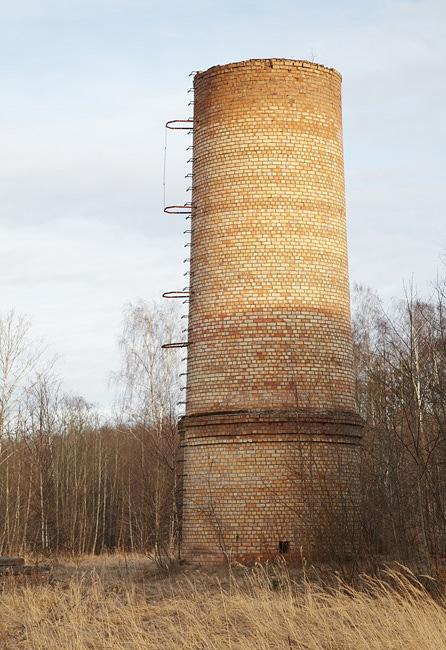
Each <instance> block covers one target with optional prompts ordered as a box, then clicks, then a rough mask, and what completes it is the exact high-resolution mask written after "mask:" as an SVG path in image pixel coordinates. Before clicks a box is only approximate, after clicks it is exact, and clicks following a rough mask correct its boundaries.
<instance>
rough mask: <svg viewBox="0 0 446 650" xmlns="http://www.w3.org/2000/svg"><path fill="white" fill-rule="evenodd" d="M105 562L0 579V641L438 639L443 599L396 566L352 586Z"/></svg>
mask: <svg viewBox="0 0 446 650" xmlns="http://www.w3.org/2000/svg"><path fill="white" fill-rule="evenodd" d="M115 568H116V567H115ZM112 569H113V563H111V564H110V566H109V568H108V569H107V567H105V568H104V566H102V568H101V570H97V568H94V567H93V568H92V564H91V563H90V564H85V565H83V566H82V565H78V566H77V567H76V570H73V571H72V572H71V573H72V574H71V576H70V577H66V576H65V578H63V579H59V580H57V581H56V583H55V584H40V585H39V584H35V585H25V586H17V585H16V586H14V584H12V583H9V584H6V583H5V584H4V586H3V591H2V593H1V594H0V613H1V616H0V647H1V648H4V649H5V650H8V649H10V648H31V649H32V650H40V649H45V650H49V649H52V648H57V649H62V650H64V649H67V650H68V649H69V650H78V649H81V648H82V649H84V648H92V649H94V650H101V649H113V650H121V649H126V650H130V649H132V650H140V649H141V650H142V649H143V648H144V649H145V650H147V649H151V648H153V649H155V648H156V649H157V650H159V649H161V648H162V649H163V650H170V649H174V648H175V649H176V648H191V649H197V650H198V649H201V650H204V649H211V648H212V649H217V648H233V649H236V648H237V649H243V650H266V649H272V648H274V649H276V648H286V649H288V650H289V649H290V648H302V649H304V648H305V649H306V650H322V649H324V650H326V649H333V650H342V649H347V648H349V649H354V650H373V649H378V648H379V649H382V648H392V649H396V648H404V649H405V650H410V649H412V648H413V649H416V650H441V649H442V648H446V611H445V607H444V606H445V602H444V601H442V600H441V598H440V599H439V598H438V597H436V598H435V599H434V598H433V597H432V596H431V595H429V593H428V592H427V590H426V589H425V588H424V587H423V585H422V584H421V583H420V582H418V581H417V580H415V578H414V576H413V575H412V574H410V573H409V572H407V571H406V570H403V569H402V570H401V571H399V572H395V571H393V572H389V574H388V575H387V577H386V579H385V580H376V579H372V578H366V579H364V580H363V582H362V585H361V588H360V589H354V588H351V587H348V586H347V585H345V584H342V583H341V582H338V584H337V585H336V586H335V587H332V588H324V587H322V586H320V585H318V584H316V583H313V582H310V581H308V580H301V579H300V580H299V581H293V580H292V579H291V578H290V575H289V574H288V573H287V571H286V570H285V569H283V568H279V569H275V570H273V571H272V572H271V570H268V571H266V570H264V569H261V568H258V569H255V570H250V571H240V570H239V571H238V572H236V573H237V576H236V577H234V576H232V577H230V579H229V580H226V581H225V583H224V584H223V582H222V580H217V579H216V578H215V577H214V578H212V577H210V576H209V575H203V574H201V575H200V574H198V573H194V574H192V575H189V576H187V575H186V576H184V575H180V576H178V575H177V576H176V577H174V578H170V579H169V578H167V579H164V580H162V581H159V579H158V580H157V579H156V578H155V577H154V575H153V574H148V573H145V571H144V568H143V566H142V565H141V567H140V570H139V574H138V576H139V577H138V578H137V579H135V575H136V574H135V572H134V570H133V569H132V570H129V569H128V567H127V566H126V567H125V568H124V569H123V571H121V573H119V572H118V573H116V572H115V573H113V571H111V573H110V570H112ZM132 571H133V573H132Z"/></svg>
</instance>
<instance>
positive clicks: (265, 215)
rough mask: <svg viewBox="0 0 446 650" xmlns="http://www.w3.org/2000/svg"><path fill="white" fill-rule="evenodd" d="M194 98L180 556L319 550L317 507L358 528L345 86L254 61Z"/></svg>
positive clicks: (204, 78)
mask: <svg viewBox="0 0 446 650" xmlns="http://www.w3.org/2000/svg"><path fill="white" fill-rule="evenodd" d="M194 89H195V98H194V99H195V103H194V152H193V193H192V203H193V209H192V244H191V277H190V291H191V297H190V316H189V349H188V379H187V398H186V400H187V404H186V416H185V418H184V419H183V421H182V422H181V425H180V429H181V431H182V437H183V454H184V477H183V525H182V552H183V555H184V556H185V557H186V558H188V559H191V560H197V561H208V562H214V561H220V560H221V559H222V557H223V556H224V555H225V554H230V555H231V556H232V557H234V558H235V559H248V558H257V557H270V556H271V555H273V554H274V553H276V552H277V550H278V542H279V541H281V540H282V541H283V540H286V541H289V551H290V553H291V554H292V553H293V552H295V551H296V549H298V548H300V547H302V546H305V545H307V546H308V547H309V548H310V547H311V548H313V549H314V548H315V547H316V546H317V544H318V543H319V542H318V536H317V535H316V534H313V533H312V530H311V527H310V526H309V525H308V521H309V517H308V516H307V515H306V514H305V513H307V511H308V508H309V507H310V505H311V510H312V512H313V513H315V512H318V513H319V514H320V513H321V512H322V510H321V509H323V508H326V509H327V510H330V512H332V513H335V514H336V513H337V515H336V516H338V515H339V516H340V515H341V514H342V516H343V517H344V518H345V524H344V526H346V527H347V529H348V527H349V526H350V525H353V524H352V521H353V519H354V506H355V502H356V501H357V499H358V494H359V492H358V481H359V476H358V474H359V441H360V431H361V421H360V420H359V418H358V417H357V416H356V415H355V399H354V378H353V353H352V340H351V322H350V304H349V288H348V266H347V243H346V225H345V200H344V165H343V150H342V118H341V77H340V75H339V73H337V72H336V71H335V70H333V69H330V68H326V67H324V66H321V65H318V64H314V63H309V62H306V61H290V60H282V59H266V60H250V61H243V62H241V63H234V64H229V65H224V66H216V67H213V68H210V69H209V70H207V71H205V72H202V73H198V74H197V75H196V76H195V81H194ZM222 414H224V415H222ZM253 421H254V424H253ZM316 474H317V476H318V477H319V478H318V479H315V476H316ZM310 478H311V481H310ZM310 482H311V489H310V487H309V485H310ZM303 486H305V489H304V488H303ZM329 487H330V488H331V489H330V490H329V489H328V488H329ZM327 491H329V492H330V495H329V497H327V496H326V493H327ZM305 492H307V493H310V492H311V495H309V494H307V495H305ZM347 493H348V496H347ZM324 495H325V496H324ZM310 501H311V504H310ZM347 502H349V503H350V504H351V505H350V506H346V503H347ZM341 511H342V513H341ZM303 519H306V524H305V525H303V524H302V520H303Z"/></svg>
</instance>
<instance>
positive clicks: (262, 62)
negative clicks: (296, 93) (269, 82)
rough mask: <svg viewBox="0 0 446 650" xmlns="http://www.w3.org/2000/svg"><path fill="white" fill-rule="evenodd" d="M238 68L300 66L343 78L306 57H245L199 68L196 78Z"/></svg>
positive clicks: (336, 71) (334, 71)
mask: <svg viewBox="0 0 446 650" xmlns="http://www.w3.org/2000/svg"><path fill="white" fill-rule="evenodd" d="M236 68H253V69H256V68H257V69H258V68H276V69H286V68H288V69H289V68H299V69H303V70H317V71H320V72H324V73H326V74H330V75H333V76H335V77H338V78H339V79H340V80H342V75H341V73H340V72H338V70H336V69H335V68H329V67H327V66H325V65H323V64H322V63H315V62H314V61H305V60H304V59H281V58H278V59H277V58H271V59H245V60H243V61H235V62H232V63H225V64H221V65H213V66H211V67H210V68H208V69H207V70H199V71H198V72H197V73H196V75H195V79H196V80H197V79H199V78H201V77H203V76H208V75H211V76H213V75H215V74H220V73H225V72H229V71H231V70H234V69H236Z"/></svg>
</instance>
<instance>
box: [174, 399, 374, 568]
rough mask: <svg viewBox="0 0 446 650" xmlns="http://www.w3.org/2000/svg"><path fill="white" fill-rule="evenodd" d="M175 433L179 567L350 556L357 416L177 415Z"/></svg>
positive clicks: (356, 496) (354, 531)
mask: <svg viewBox="0 0 446 650" xmlns="http://www.w3.org/2000/svg"><path fill="white" fill-rule="evenodd" d="M180 426H181V433H182V439H183V442H182V447H183V454H184V456H183V458H184V472H183V510H182V548H181V554H182V557H183V558H184V559H186V560H188V561H191V562H196V563H207V564H215V563H220V562H223V561H227V560H233V561H239V562H252V561H256V560H266V559H271V558H274V557H276V556H278V555H283V556H284V557H286V558H293V557H302V556H303V557H305V558H307V559H311V560H315V559H322V558H327V557H330V558H334V557H338V558H339V557H345V556H348V555H351V554H352V553H353V552H354V551H355V549H356V547H357V542H358V522H359V500H360V485H359V471H360V442H361V433H362V426H363V423H362V420H361V418H359V416H358V415H356V414H354V413H350V412H347V413H346V412H320V411H318V412H316V411H311V410H283V411H276V410H275V411H239V412H228V413H213V414H200V415H194V416H187V417H185V418H183V419H182V421H181V423H180Z"/></svg>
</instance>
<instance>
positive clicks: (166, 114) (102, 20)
mask: <svg viewBox="0 0 446 650" xmlns="http://www.w3.org/2000/svg"><path fill="white" fill-rule="evenodd" d="M256 57H259V58H261V57H267V58H269V57H286V58H296V59H310V60H312V59H314V60H315V61H318V62H320V63H323V64H325V65H328V66H333V67H336V68H337V69H338V70H339V71H340V72H341V73H342V75H343V104H344V146H345V161H346V190H347V213H348V228H349V248H350V277H351V281H352V282H360V283H365V284H368V285H370V286H372V287H373V288H376V289H377V290H378V291H379V292H380V293H381V294H382V295H383V296H384V298H385V299H387V300H389V299H390V298H391V297H392V296H394V295H399V294H401V292H402V287H403V282H404V281H406V282H407V281H408V280H410V279H411V278H412V277H413V278H414V280H415V282H416V284H417V285H418V287H419V289H420V290H421V291H423V292H428V291H429V282H430V281H431V280H432V279H433V278H434V276H435V274H436V273H437V271H438V270H439V269H440V268H441V263H440V256H441V253H442V252H444V250H445V248H446V220H445V214H444V204H445V193H446V192H445V186H446V182H445V181H446V179H445V160H444V158H445V154H444V152H445V151H446V126H445V120H444V105H445V103H446V82H445V80H446V2H444V0H419V1H416V0H415V1H405V2H397V1H389V2H383V1H380V0H377V1H375V2H370V1H367V2H365V1H361V0H359V1H357V2H352V1H332V2H318V1H315V2H313V3H310V2H308V1H307V2H300V1H295V2H291V1H288V2H283V1H280V0H278V1H276V2H274V3H273V2H262V1H261V0H259V1H257V2H251V1H250V2H248V1H246V0H239V1H238V2H234V1H233V0H229V1H227V2H224V3H218V2H199V1H196V0H190V1H189V2H188V3H183V2H181V3H180V2H176V1H174V2H170V3H167V2H151V1H150V0H147V1H145V2H143V1H142V0H138V1H137V0H128V1H125V0H89V1H88V2H81V1H77V0H71V1H70V2H67V1H63V0H59V1H56V0H53V1H45V0H41V1H40V2H39V1H37V0H35V1H34V0H26V1H25V0H16V1H15V2H14V3H12V2H9V1H8V2H4V1H3V0H0V311H5V310H6V309H8V308H10V307H15V308H16V309H17V310H18V311H20V312H24V313H27V314H29V315H30V316H31V317H32V320H33V323H34V330H35V332H36V334H38V335H41V336H44V337H45V338H46V339H47V340H48V341H50V343H51V349H52V350H53V351H54V352H58V353H60V355H61V361H60V372H61V374H63V375H64V377H65V386H66V388H67V389H69V390H71V391H73V392H76V393H81V394H83V395H84V396H85V397H86V398H87V399H89V400H90V401H93V402H96V403H97V404H99V405H100V406H102V407H103V408H107V406H108V404H109V403H110V399H111V393H110V391H109V390H108V388H107V380H108V375H109V372H110V371H111V370H113V369H116V368H117V365H118V351H117V345H116V340H117V337H118V335H119V331H120V326H121V318H122V308H123V305H124V304H125V303H126V302H128V301H135V300H137V299H138V298H144V299H149V300H151V299H157V298H158V297H159V296H160V294H161V293H162V291H163V290H165V289H172V288H177V287H179V286H180V285H181V286H182V285H183V278H182V273H183V268H182V265H181V261H182V259H183V257H184V255H183V244H184V241H183V237H182V230H183V228H182V226H183V224H182V222H181V221H180V220H177V219H176V218H175V217H166V216H165V215H163V213H162V197H163V193H162V168H163V145H164V129H163V124H164V122H165V121H166V120H167V119H170V118H181V117H187V116H188V115H189V114H190V109H189V108H188V107H187V103H188V101H189V99H190V95H188V94H187V90H188V88H189V86H190V79H189V77H188V74H189V72H190V71H191V70H196V69H206V68H207V67H209V66H211V65H215V64H221V63H228V62H230V61H237V60H242V59H246V58H256ZM186 140H187V136H185V135H178V136H176V135H175V134H173V135H170V136H169V144H168V165H167V198H168V200H171V201H173V202H176V201H177V200H184V199H185V198H187V197H186V196H185V192H184V190H185V188H186V184H185V181H184V178H183V177H184V174H185V173H186V171H187V169H186V159H187V156H186V155H185V152H184V148H185V145H186V144H187V143H186Z"/></svg>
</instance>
